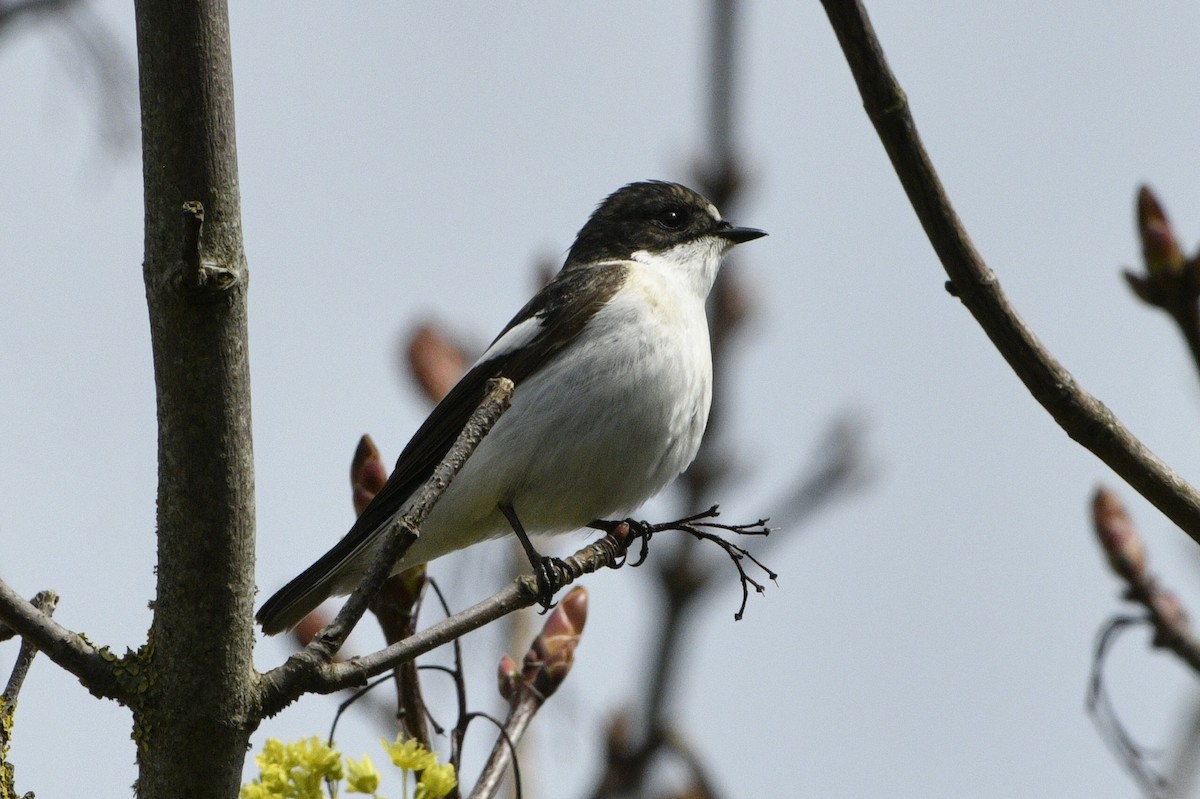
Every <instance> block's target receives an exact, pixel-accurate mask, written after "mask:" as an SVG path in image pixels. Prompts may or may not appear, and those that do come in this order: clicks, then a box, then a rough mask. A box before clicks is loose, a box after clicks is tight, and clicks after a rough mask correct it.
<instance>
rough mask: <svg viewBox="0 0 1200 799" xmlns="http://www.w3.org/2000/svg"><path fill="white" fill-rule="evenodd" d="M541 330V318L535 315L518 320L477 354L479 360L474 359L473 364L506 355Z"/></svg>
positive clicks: (534, 336)
mask: <svg viewBox="0 0 1200 799" xmlns="http://www.w3.org/2000/svg"><path fill="white" fill-rule="evenodd" d="M541 332H542V320H541V319H540V318H538V317H536V316H533V317H530V318H529V319H526V320H524V321H522V322H518V323H517V324H515V325H513V326H512V327H511V328H509V330H508V332H507V333H505V334H504V335H503V336H501V337H500V338H498V339H496V341H495V343H494V344H492V346H490V347H488V348H487V351H485V352H484V353H483V355H480V356H479V360H477V361H475V366H478V365H479V364H481V363H483V362H484V361H490V360H491V359H492V358H498V357H500V356H501V355H508V354H509V353H511V352H515V351H516V350H519V349H521V348H522V347H524V346H526V345H528V344H529V342H531V341H533V340H534V339H535V338H537V337H538V334H539V333H541Z"/></svg>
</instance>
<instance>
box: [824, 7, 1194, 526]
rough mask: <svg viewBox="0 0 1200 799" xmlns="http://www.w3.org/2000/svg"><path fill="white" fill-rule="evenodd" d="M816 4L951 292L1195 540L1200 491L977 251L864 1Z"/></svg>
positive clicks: (1089, 441)
mask: <svg viewBox="0 0 1200 799" xmlns="http://www.w3.org/2000/svg"><path fill="white" fill-rule="evenodd" d="M821 1H822V5H824V7H825V12H826V14H827V15H828V17H829V21H830V23H831V24H832V25H833V29H834V32H835V33H836V34H837V38H838V42H839V43H840V44H841V46H842V51H843V53H844V54H845V56H846V61H847V62H848V63H849V65H850V71H851V72H852V73H853V74H854V79H855V82H856V83H857V84H858V90H859V93H860V94H861V95H862V98H863V104H864V106H865V108H866V111H867V115H868V116H869V117H870V119H871V122H872V123H873V124H874V125H875V130H876V132H877V133H878V134H879V138H880V140H881V141H882V142H883V146H884V148H885V149H886V150H887V153H888V156H889V157H890V158H891V161H892V166H893V167H894V168H895V170H896V174H897V176H898V177H899V178H900V183H901V184H902V185H903V187H904V190H905V192H906V193H907V194H908V199H909V202H910V203H912V206H913V209H914V210H915V211H916V213H917V217H918V218H919V219H920V221H921V224H922V226H923V227H924V229H925V235H926V236H928V238H929V241H930V243H931V244H932V245H933V248H934V250H935V251H936V252H937V255H938V258H939V259H940V260H941V262H942V266H943V268H944V269H945V270H946V274H948V275H949V276H950V284H949V285H948V288H949V289H950V291H951V293H952V294H954V295H955V296H957V297H959V298H960V299H961V300H962V303H963V305H965V306H966V307H967V310H969V311H970V312H971V314H972V315H973V316H974V317H975V320H976V321H977V322H978V323H979V325H980V327H982V328H983V330H984V332H985V333H987V335H988V337H989V338H990V339H991V340H992V343H993V344H994V345H995V346H996V349H998V350H999V351H1000V354H1001V355H1003V356H1004V359H1005V360H1006V361H1007V362H1008V364H1009V366H1010V367H1012V369H1013V371H1014V372H1016V373H1017V376H1018V377H1020V378H1021V381H1022V382H1023V383H1024V384H1025V386H1026V388H1028V389H1029V392H1030V393H1031V394H1033V396H1034V398H1035V399H1037V401H1038V402H1039V403H1041V405H1042V407H1044V408H1045V409H1046V410H1047V411H1048V412H1049V413H1050V415H1051V416H1052V417H1054V420H1055V421H1056V422H1057V423H1058V424H1059V426H1060V427H1062V428H1063V430H1065V431H1066V433H1067V435H1069V436H1070V437H1071V438H1073V439H1074V440H1075V441H1077V442H1079V443H1080V444H1082V445H1083V446H1084V447H1086V448H1087V449H1088V450H1090V451H1091V452H1092V453H1093V454H1095V455H1096V456H1097V457H1098V458H1100V460H1102V461H1104V462H1105V463H1106V464H1108V466H1109V467H1110V468H1112V470H1113V471H1115V472H1116V473H1117V474H1118V475H1120V477H1121V478H1122V479H1123V480H1125V482H1127V483H1129V485H1131V486H1132V487H1133V488H1134V489H1136V490H1137V492H1138V493H1140V494H1141V495H1142V496H1144V497H1145V498H1146V499H1147V500H1149V501H1150V502H1151V504H1153V505H1154V506H1155V507H1156V508H1158V509H1159V510H1160V511H1162V512H1163V513H1164V514H1165V515H1166V516H1167V517H1168V518H1170V519H1171V521H1173V522H1174V523H1175V524H1177V525H1178V526H1179V527H1180V528H1181V529H1182V530H1183V531H1184V532H1186V533H1187V534H1188V535H1189V536H1191V537H1192V539H1193V540H1195V541H1197V542H1200V494H1197V492H1196V490H1195V489H1194V488H1192V486H1190V485H1189V484H1188V483H1187V482H1186V481H1184V480H1183V478H1181V477H1180V476H1179V475H1178V474H1176V473H1175V472H1174V471H1172V470H1171V468H1170V467H1168V466H1167V465H1166V464H1165V463H1164V462H1163V461H1162V460H1160V459H1159V458H1158V457H1157V456H1156V455H1154V453H1152V452H1151V451H1150V450H1149V449H1148V448H1146V446H1145V445H1143V444H1142V443H1141V442H1140V441H1139V440H1138V439H1137V438H1135V437H1134V436H1133V434H1132V433H1130V432H1129V430H1127V429H1126V428H1125V426H1124V425H1122V424H1121V422H1120V421H1119V420H1118V419H1117V418H1116V417H1115V416H1114V415H1113V413H1112V412H1111V411H1110V410H1109V409H1108V408H1106V407H1105V406H1104V405H1103V404H1102V403H1101V402H1100V401H1099V400H1097V399H1096V398H1095V397H1093V396H1092V395H1091V394H1089V393H1087V392H1086V391H1084V390H1083V389H1082V388H1081V387H1080V386H1078V385H1077V384H1076V382H1075V378H1074V377H1072V376H1071V374H1070V373H1069V372H1068V371H1067V370H1066V369H1064V368H1063V366H1062V365H1061V364H1060V363H1059V362H1058V361H1056V360H1055V359H1054V357H1053V356H1051V355H1050V353H1049V352H1047V351H1046V349H1045V348H1044V347H1043V346H1042V344H1041V342H1039V341H1038V340H1037V338H1036V337H1035V336H1034V334H1033V332H1032V331H1031V330H1030V329H1029V328H1028V327H1027V326H1026V325H1025V323H1024V322H1023V321H1022V320H1021V318H1020V317H1019V316H1018V315H1017V313H1016V311H1015V310H1014V309H1013V308H1012V306H1011V305H1010V304H1009V302H1008V300H1007V298H1006V297H1005V296H1004V293H1003V291H1001V289H1000V284H999V281H998V280H997V279H996V276H995V274H994V273H993V272H992V271H991V269H989V268H988V266H987V264H985V263H984V261H983V259H982V258H981V257H980V256H979V253H978V252H976V250H975V246H974V245H973V244H972V242H971V240H970V238H969V237H968V236H967V232H966V230H965V229H964V228H963V226H962V223H961V222H960V221H959V219H958V216H957V215H956V214H955V212H954V209H953V207H952V206H951V204H950V200H949V198H948V197H947V196H946V193H945V190H944V189H943V187H942V184H941V181H940V180H939V179H938V176H937V173H936V172H935V171H934V168H933V164H932V163H931V162H930V160H929V156H928V154H927V153H926V152H925V148H924V145H923V144H922V143H921V139H920V137H919V136H918V134H917V128H916V123H915V122H914V121H913V118H912V114H911V113H910V112H909V109H908V101H907V99H906V97H905V95H904V91H903V90H902V89H901V88H900V85H899V84H898V83H897V82H896V78H895V76H893V75H892V72H891V70H890V69H889V68H888V65H887V62H886V59H885V58H884V54H883V49H882V47H881V46H880V44H879V40H878V39H877V38H876V37H875V32H874V30H873V29H872V27H871V23H870V21H869V20H868V19H867V13H866V11H865V10H864V8H863V6H862V3H861V2H858V0H821Z"/></svg>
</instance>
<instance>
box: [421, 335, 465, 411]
mask: <svg viewBox="0 0 1200 799" xmlns="http://www.w3.org/2000/svg"><path fill="white" fill-rule="evenodd" d="M408 368H409V372H410V373H411V374H412V376H413V378H414V379H415V380H416V381H417V385H419V386H420V387H421V391H423V392H424V393H425V396H427V397H429V399H431V400H433V401H434V402H437V401H438V400H440V399H441V398H442V397H444V396H446V394H448V393H449V392H450V389H452V388H454V384H455V383H457V382H458V379H459V378H460V377H462V375H463V372H465V371H466V370H467V356H466V353H464V352H463V350H462V347H460V346H458V345H457V344H455V343H454V342H453V341H452V340H451V339H450V337H449V336H447V335H446V334H445V333H443V332H442V331H441V330H439V329H437V328H436V327H434V326H433V325H429V324H425V325H420V326H418V327H417V329H416V330H414V331H413V333H412V335H411V336H410V337H409V340H408Z"/></svg>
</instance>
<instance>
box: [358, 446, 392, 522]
mask: <svg viewBox="0 0 1200 799" xmlns="http://www.w3.org/2000/svg"><path fill="white" fill-rule="evenodd" d="M387 478H388V472H387V467H386V466H385V465H384V463H383V458H382V457H380V455H379V450H378V449H377V448H376V447H375V442H374V441H372V440H371V437H370V436H363V437H362V438H360V439H359V440H358V448H357V449H356V450H354V460H352V461H351V462H350V489H351V492H352V497H353V499H354V511H355V512H356V513H362V512H363V509H364V508H366V507H367V505H368V504H369V503H370V501H371V500H372V499H374V498H375V495H376V494H378V493H379V489H381V488H383V484H384V483H386V482H387Z"/></svg>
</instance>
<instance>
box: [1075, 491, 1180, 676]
mask: <svg viewBox="0 0 1200 799" xmlns="http://www.w3.org/2000/svg"><path fill="white" fill-rule="evenodd" d="M1092 519H1093V523H1094V525H1095V528H1096V535H1097V537H1098V538H1099V539H1100V543H1101V546H1102V547H1103V548H1104V553H1105V555H1106V556H1107V558H1108V562H1109V566H1111V567H1112V570H1113V572H1114V573H1115V574H1116V575H1117V576H1118V577H1120V578H1121V579H1122V580H1124V581H1125V585H1126V590H1125V594H1124V599H1126V600H1128V601H1130V602H1137V603H1138V604H1140V605H1142V606H1143V607H1144V608H1146V610H1147V612H1148V614H1149V616H1148V618H1149V621H1150V624H1151V625H1152V626H1153V628H1154V640H1153V643H1154V645H1155V646H1156V647H1160V648H1162V649H1169V650H1171V651H1172V652H1174V653H1175V654H1176V655H1178V656H1179V658H1180V660H1182V661H1183V662H1184V663H1186V664H1188V665H1189V666H1191V668H1192V670H1193V671H1195V672H1197V673H1200V634H1197V632H1196V629H1195V628H1194V627H1193V626H1192V625H1191V623H1190V622H1189V621H1188V614H1187V612H1186V611H1185V610H1184V609H1183V605H1181V604H1180V602H1179V599H1178V597H1176V596H1175V594H1173V593H1172V592H1171V591H1169V590H1167V589H1166V588H1164V587H1163V586H1162V583H1161V582H1159V580H1158V578H1157V577H1155V576H1154V574H1153V573H1152V572H1151V571H1150V570H1149V569H1147V568H1146V550H1145V547H1144V546H1143V544H1142V538H1141V535H1140V534H1139V533H1138V530H1137V527H1136V526H1135V525H1134V523H1133V519H1131V518H1130V517H1129V514H1128V513H1127V512H1126V510H1125V507H1124V506H1123V505H1122V504H1121V501H1120V500H1119V499H1117V495H1116V494H1114V493H1113V492H1112V491H1109V490H1108V489H1105V488H1100V489H1098V490H1097V491H1096V496H1095V498H1094V499H1093V501H1092Z"/></svg>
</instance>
